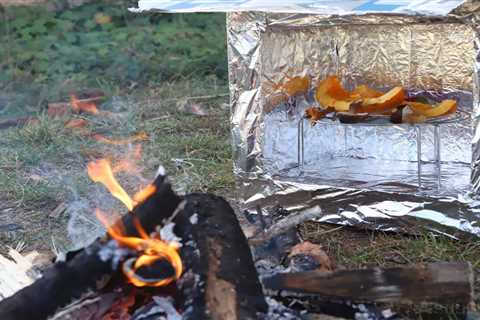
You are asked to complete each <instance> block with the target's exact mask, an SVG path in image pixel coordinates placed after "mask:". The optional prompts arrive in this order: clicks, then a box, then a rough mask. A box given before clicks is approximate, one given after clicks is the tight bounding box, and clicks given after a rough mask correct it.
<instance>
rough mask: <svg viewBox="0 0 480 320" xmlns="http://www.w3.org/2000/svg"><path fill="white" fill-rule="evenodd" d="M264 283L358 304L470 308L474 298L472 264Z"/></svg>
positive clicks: (307, 275) (281, 277)
mask: <svg viewBox="0 0 480 320" xmlns="http://www.w3.org/2000/svg"><path fill="white" fill-rule="evenodd" d="M263 283H264V285H265V287H266V288H267V289H270V290H286V291H292V292H297V293H305V294H314V295H319V296H321V297H323V298H328V299H333V300H348V301H357V302H405V303H419V302H440V303H461V304H464V305H468V304H469V303H470V302H471V300H472V298H473V273H472V268H471V266H470V264H468V263H433V264H428V265H425V266H422V265H419V266H410V267H401V268H385V269H383V268H372V269H360V270H341V271H335V272H318V271H308V272H299V273H283V274H277V275H275V276H273V277H270V278H266V279H264V280H263Z"/></svg>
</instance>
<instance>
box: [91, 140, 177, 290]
mask: <svg viewBox="0 0 480 320" xmlns="http://www.w3.org/2000/svg"><path fill="white" fill-rule="evenodd" d="M140 151H141V149H140V148H139V147H137V148H135V150H134V154H133V156H134V157H137V158H138V157H139V156H140ZM128 166H129V162H128V161H126V160H125V161H124V162H123V164H121V165H120V167H117V170H119V171H120V170H126V169H128ZM87 171H88V175H89V176H90V178H91V179H92V180H93V181H95V182H100V183H102V184H103V185H105V187H106V188H107V189H108V190H109V191H110V193H111V194H112V195H113V196H114V197H116V198H117V199H119V200H120V201H122V202H123V203H124V204H125V206H126V207H127V208H128V209H129V210H130V211H132V209H133V208H134V207H135V206H136V205H137V204H138V203H140V202H143V201H145V200H146V199H147V198H148V197H150V196H151V195H152V194H154V193H155V191H156V187H155V185H153V184H149V185H148V186H147V187H145V188H143V189H142V190H140V191H138V192H137V193H136V194H135V195H134V196H133V200H132V199H131V198H130V196H129V195H128V194H127V193H126V192H125V190H124V189H123V188H122V186H121V185H120V184H119V183H118V181H117V180H116V179H115V176H114V174H113V170H112V167H111V166H110V163H109V161H108V160H106V159H100V160H97V161H93V162H90V163H89V164H88V166H87ZM95 214H96V216H97V218H98V220H99V221H100V222H101V223H102V224H103V225H104V226H105V227H106V228H107V232H108V234H109V235H110V237H112V239H114V240H116V241H117V242H118V244H119V245H120V246H123V247H127V248H130V249H132V250H135V251H136V252H138V254H139V256H138V257H137V258H131V259H128V260H127V261H125V262H124V264H123V268H122V270H123V273H124V274H125V276H126V277H127V278H128V279H129V281H130V282H131V283H132V284H133V285H135V286H137V287H144V286H151V287H159V286H165V285H167V284H169V283H171V282H172V281H175V280H177V279H178V278H179V277H180V276H181V275H182V272H183V265H182V260H181V258H180V255H179V253H178V249H179V247H180V245H179V244H178V243H177V242H165V241H163V240H161V239H160V238H158V237H152V236H149V235H148V234H147V232H146V231H145V230H144V228H143V227H142V226H141V224H140V221H139V220H138V219H137V218H136V217H135V216H133V217H132V219H133V223H134V225H135V228H136V230H137V232H138V234H139V235H140V237H132V236H125V230H124V227H123V225H122V224H121V223H119V222H117V223H111V221H110V219H108V218H107V216H106V215H105V214H104V213H103V212H102V211H101V210H100V209H96V210H95ZM117 221H120V222H121V220H117ZM160 260H166V261H168V262H169V263H170V265H171V266H172V267H173V269H174V271H175V273H174V275H173V276H171V277H168V278H163V279H144V278H142V277H141V276H139V275H138V274H137V271H138V270H140V269H141V268H142V267H146V266H150V265H152V264H154V263H155V262H157V261H160Z"/></svg>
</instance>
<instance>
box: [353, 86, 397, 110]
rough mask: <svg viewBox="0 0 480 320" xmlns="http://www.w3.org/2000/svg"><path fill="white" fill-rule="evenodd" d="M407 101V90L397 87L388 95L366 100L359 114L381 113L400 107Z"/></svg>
mask: <svg viewBox="0 0 480 320" xmlns="http://www.w3.org/2000/svg"><path fill="white" fill-rule="evenodd" d="M404 100H405V90H404V89H403V88H402V87H395V88H393V89H391V90H390V91H388V92H387V93H385V94H383V95H381V96H380V97H376V98H366V99H364V100H363V101H362V104H361V106H360V107H359V108H358V109H357V110H356V111H357V112H366V113H379V112H385V111H387V110H389V109H393V108H396V107H398V106H400V105H401V104H402V103H403V102H404Z"/></svg>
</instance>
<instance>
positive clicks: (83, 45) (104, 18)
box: [0, 0, 226, 87]
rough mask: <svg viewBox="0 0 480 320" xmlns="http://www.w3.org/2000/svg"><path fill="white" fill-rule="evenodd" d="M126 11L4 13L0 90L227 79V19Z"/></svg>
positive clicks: (93, 6) (116, 5)
mask: <svg viewBox="0 0 480 320" xmlns="http://www.w3.org/2000/svg"><path fill="white" fill-rule="evenodd" d="M128 6H129V5H128V4H127V3H126V2H125V1H114V0H101V1H92V2H91V3H88V4H84V5H82V6H79V7H76V8H73V9H68V10H63V11H57V12H55V11H49V10H48V8H46V7H6V8H3V12H1V16H0V21H2V22H1V24H0V41H1V42H2V46H0V85H2V83H3V84H6V83H12V82H23V83H25V82H28V83H31V84H32V85H42V86H48V87H52V86H54V85H66V84H68V85H69V86H70V87H74V86H78V85H82V86H98V84H99V83H104V84H105V83H115V85H116V86H120V87H129V86H131V85H132V84H142V85H148V84H155V83H158V82H161V81H164V80H169V79H172V78H173V77H177V76H191V75H195V76H203V75H206V74H215V75H216V76H218V77H220V78H224V79H225V78H226V49H225V31H224V29H225V17H224V15H222V14H188V15H171V14H161V13H142V14H134V13H130V12H129V11H128ZM0 9H1V7H0Z"/></svg>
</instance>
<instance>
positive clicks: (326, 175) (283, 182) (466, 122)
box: [228, 2, 480, 236]
mask: <svg viewBox="0 0 480 320" xmlns="http://www.w3.org/2000/svg"><path fill="white" fill-rule="evenodd" d="M478 7H479V5H478V4H477V3H476V2H468V3H465V4H464V5H463V6H461V7H459V8H457V9H456V10H455V11H454V12H452V13H450V14H448V15H446V16H442V17H438V16H437V17H435V18H433V17H428V16H423V15H392V14H390V15H380V14H372V15H371V14H364V15H361V14H357V15H343V16H329V15H312V14H301V13H297V14H285V13H283V14H279V13H262V12H233V13H229V14H228V54H229V70H230V90H231V107H232V110H231V123H232V139H233V141H232V143H233V146H234V157H235V174H236V176H237V178H238V179H237V181H238V191H239V196H240V197H241V198H242V199H243V200H244V201H245V204H246V207H247V208H255V207H256V206H257V205H260V206H261V207H262V208H263V209H264V210H265V211H266V212H271V213H275V212H278V211H279V208H281V209H282V210H281V211H283V212H285V210H286V211H287V212H297V211H301V210H304V209H308V208H309V207H313V206H316V205H319V206H320V207H321V208H322V209H323V210H322V211H323V214H322V216H319V217H318V220H319V221H323V222H332V223H338V224H348V225H362V226H368V227H371V228H378V229H382V230H397V231H398V230H401V231H405V232H412V230H414V229H416V228H428V229H429V230H436V231H439V232H442V233H445V234H448V235H451V236H461V235H477V236H480V202H477V200H475V199H476V197H477V195H478V193H479V189H480V148H479V139H480V130H479V117H480V107H479V90H478V67H479V66H480V60H479V58H477V57H480V55H479V54H480V50H479V44H480V20H479V17H480V13H479V12H480V11H479V8H478ZM331 74H335V75H337V76H338V78H339V79H341V80H342V82H343V85H344V86H345V87H346V88H348V89H352V88H354V87H355V86H356V85H359V84H367V85H369V86H371V87H373V88H375V89H379V90H386V89H388V88H392V87H393V86H397V85H401V86H404V87H405V88H407V89H408V91H409V93H410V94H416V93H421V94H422V95H425V94H426V95H428V96H431V97H436V98H438V99H443V98H446V97H449V98H454V99H456V100H457V101H458V105H459V111H458V112H457V113H456V114H455V115H453V116H451V117H449V118H448V119H445V120H444V121H443V120H442V121H437V122H436V123H424V124H419V125H415V126H413V125H407V124H401V125H393V124H385V123H383V124H380V125H359V124H341V123H339V122H338V121H333V120H332V121H330V120H325V121H323V120H322V122H321V123H319V124H317V125H316V126H314V127H312V126H310V125H309V124H308V123H307V122H304V123H303V127H302V126H301V122H302V121H304V120H302V115H303V113H304V110H305V108H307V107H309V106H311V105H314V104H315V100H314V99H313V88H314V86H315V85H316V83H317V82H318V81H319V79H323V78H325V77H326V76H327V75H331ZM295 76H309V77H310V78H311V79H312V85H311V86H312V90H311V92H310V93H309V94H307V95H306V96H305V97H297V98H294V99H289V101H281V100H280V101H279V100H278V99H276V90H275V84H278V83H284V82H286V81H287V80H288V79H289V78H291V77H295ZM299 130H301V131H299ZM300 132H303V134H300ZM300 135H301V136H302V137H303V140H302V141H303V148H301V147H300V145H301V142H300V139H299V137H300ZM419 145H420V150H419ZM300 150H302V151H300ZM299 154H302V161H299ZM419 156H420V158H421V160H422V161H421V166H419V165H418V162H417V160H418V157H419ZM419 170H420V171H419Z"/></svg>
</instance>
